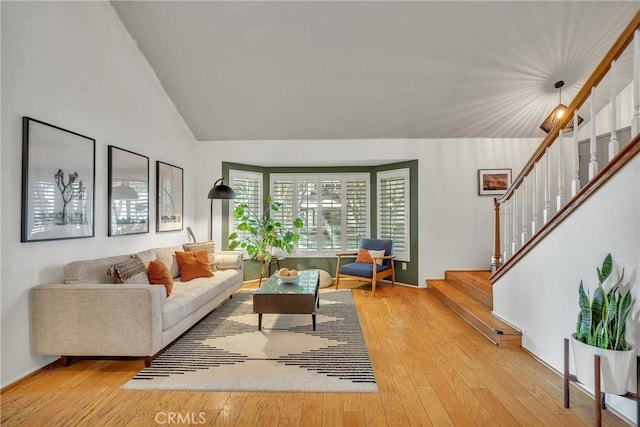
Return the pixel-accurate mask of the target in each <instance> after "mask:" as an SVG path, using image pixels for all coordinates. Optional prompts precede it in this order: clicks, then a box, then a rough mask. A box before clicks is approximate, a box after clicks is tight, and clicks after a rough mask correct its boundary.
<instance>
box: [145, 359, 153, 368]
mask: <svg viewBox="0 0 640 427" xmlns="http://www.w3.org/2000/svg"><path fill="white" fill-rule="evenodd" d="M151 360H153V357H151V356H146V357H144V367H145V368H148V367H149V366H151Z"/></svg>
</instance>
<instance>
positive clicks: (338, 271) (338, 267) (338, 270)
mask: <svg viewBox="0 0 640 427" xmlns="http://www.w3.org/2000/svg"><path fill="white" fill-rule="evenodd" d="M338 285H340V257H338V262H337V263H336V291H337V290H338Z"/></svg>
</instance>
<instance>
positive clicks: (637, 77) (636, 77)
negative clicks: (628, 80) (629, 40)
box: [631, 30, 640, 139]
mask: <svg viewBox="0 0 640 427" xmlns="http://www.w3.org/2000/svg"><path fill="white" fill-rule="evenodd" d="M638 133H640V30H636V31H635V32H634V37H633V114H632V118H631V138H632V139H633V138H634V137H635V136H636V135H637V134H638Z"/></svg>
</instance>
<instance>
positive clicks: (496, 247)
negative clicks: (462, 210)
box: [491, 197, 502, 271]
mask: <svg viewBox="0 0 640 427" xmlns="http://www.w3.org/2000/svg"><path fill="white" fill-rule="evenodd" d="M493 208H494V210H495V215H494V226H493V234H494V239H493V256H492V257H491V269H492V270H493V271H496V270H497V269H498V268H500V266H501V265H502V252H501V251H500V203H498V198H497V197H496V198H494V199H493Z"/></svg>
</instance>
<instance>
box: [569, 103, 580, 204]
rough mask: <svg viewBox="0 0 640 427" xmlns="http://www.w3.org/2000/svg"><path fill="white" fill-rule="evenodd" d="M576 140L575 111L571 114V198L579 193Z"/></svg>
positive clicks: (578, 146) (576, 119)
mask: <svg viewBox="0 0 640 427" xmlns="http://www.w3.org/2000/svg"><path fill="white" fill-rule="evenodd" d="M578 138H579V136H578V110H576V111H575V112H574V113H573V180H571V197H573V196H575V195H576V194H577V193H578V191H580V144H579V141H578Z"/></svg>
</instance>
